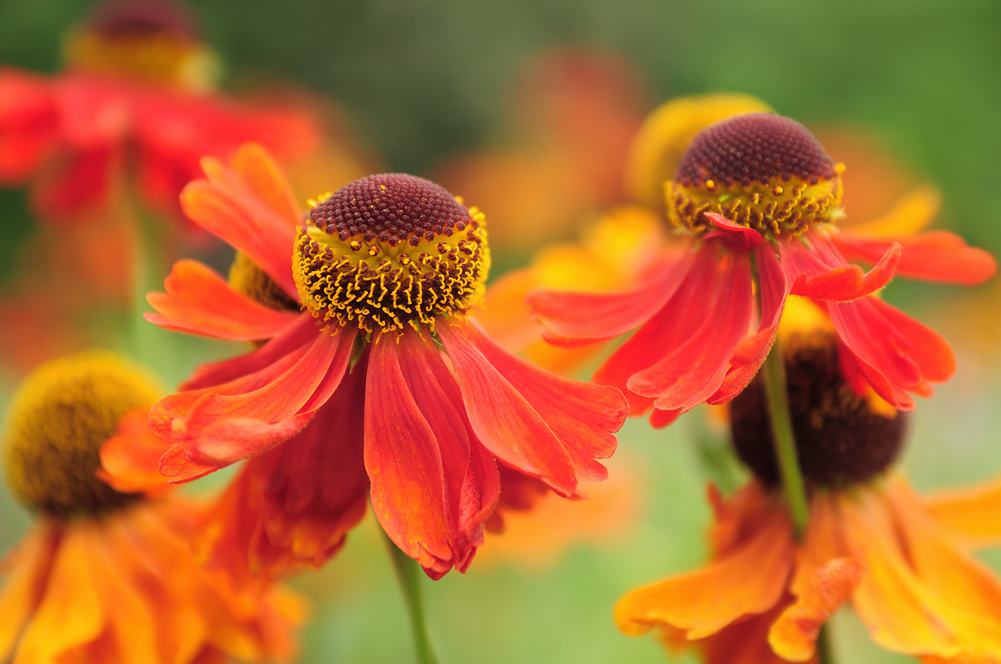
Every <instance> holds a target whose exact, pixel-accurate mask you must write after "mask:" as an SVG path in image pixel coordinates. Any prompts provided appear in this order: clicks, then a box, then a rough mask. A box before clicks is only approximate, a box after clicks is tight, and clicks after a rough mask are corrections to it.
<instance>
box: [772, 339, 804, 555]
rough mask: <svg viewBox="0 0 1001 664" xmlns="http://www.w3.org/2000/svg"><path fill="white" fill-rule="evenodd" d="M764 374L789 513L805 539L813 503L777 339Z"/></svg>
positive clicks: (799, 535)
mask: <svg viewBox="0 0 1001 664" xmlns="http://www.w3.org/2000/svg"><path fill="white" fill-rule="evenodd" d="M761 375H762V376H763V378H764V381H765V394H766V395H767V398H768V415H769V416H770V418H771V421H772V436H773V437H772V442H773V443H774V444H775V457H776V458H777V459H778V462H779V471H780V472H781V474H782V486H783V488H784V489H785V494H786V500H788V501H789V512H790V513H791V514H792V525H793V528H794V529H795V530H796V537H797V538H798V539H802V538H803V535H804V534H805V533H806V524H807V521H808V520H809V518H810V503H809V501H808V500H807V497H806V487H805V485H804V484H803V473H802V472H800V469H799V461H798V459H797V458H796V440H795V438H794V437H793V433H792V418H791V417H790V416H789V395H788V393H787V392H786V371H785V360H784V359H783V356H782V348H781V346H780V344H779V340H778V339H776V340H775V345H773V346H772V349H771V351H770V352H769V353H768V357H767V358H766V359H765V364H764V366H762V367H761Z"/></svg>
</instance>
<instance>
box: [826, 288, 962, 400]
mask: <svg viewBox="0 0 1001 664" xmlns="http://www.w3.org/2000/svg"><path fill="white" fill-rule="evenodd" d="M827 309H828V312H829V313H830V315H831V320H832V321H833V322H834V326H835V328H836V329H837V331H838V336H839V337H840V339H841V341H842V342H843V343H844V346H845V347H846V348H847V349H848V351H850V352H851V353H852V355H853V356H854V360H855V361H856V363H857V364H858V368H859V370H860V371H861V373H862V374H863V375H864V376H865V378H866V380H867V381H868V382H869V385H871V386H872V388H873V390H875V391H876V394H878V395H879V396H880V397H881V398H883V399H884V400H885V401H887V402H888V403H890V404H892V405H893V406H894V407H896V408H897V409H898V410H913V409H914V405H915V404H914V399H913V398H912V397H911V396H910V395H909V394H908V392H913V393H914V394H917V395H918V396H924V397H926V396H930V395H931V394H932V392H933V390H932V388H931V385H930V383H942V382H945V381H946V380H948V379H949V378H950V377H952V374H953V373H955V371H956V357H955V355H953V352H952V348H951V347H950V346H949V344H948V343H946V341H945V340H944V339H942V337H940V336H938V335H937V334H936V333H935V332H934V331H933V330H931V329H929V328H927V327H925V326H924V325H922V324H920V323H918V322H917V321H915V320H914V319H913V318H910V317H909V316H907V315H906V314H904V313H903V312H901V311H899V310H897V309H894V308H893V307H891V306H890V305H888V304H886V303H885V302H883V301H882V300H880V299H877V298H875V297H864V298H861V299H859V300H856V301H854V302H828V303H827Z"/></svg>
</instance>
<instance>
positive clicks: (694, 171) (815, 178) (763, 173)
mask: <svg viewBox="0 0 1001 664" xmlns="http://www.w3.org/2000/svg"><path fill="white" fill-rule="evenodd" d="M835 175H836V171H835V164H834V160H833V159H831V158H830V157H829V156H827V153H826V152H824V148H823V146H821V145H820V142H819V141H818V140H817V139H816V138H815V137H814V135H813V134H811V133H810V132H809V130H807V128H806V127H804V126H803V125H801V124H799V123H798V122H796V121H794V120H790V119H789V118H784V117H782V116H780V115H774V114H772V113H751V114H748V115H740V116H737V117H735V118H731V119H729V120H723V121H722V122H717V123H716V124H714V125H711V126H709V127H707V128H706V129H704V130H703V131H702V132H701V133H699V134H698V135H697V136H696V137H695V139H694V140H693V141H692V143H691V145H689V146H688V150H687V151H686V152H685V155H684V157H682V160H681V165H680V166H679V167H678V174H677V175H676V176H675V180H676V181H678V182H680V183H681V184H683V185H684V186H686V187H693V186H694V187H701V186H702V185H703V184H705V183H706V182H707V181H709V180H712V181H714V182H715V183H716V184H719V185H723V186H726V187H729V186H732V185H733V184H734V183H740V184H742V185H743V186H745V187H747V186H750V184H751V183H752V182H760V183H761V184H766V185H767V184H768V183H769V182H770V181H771V180H772V179H774V178H781V179H782V180H783V181H786V182H788V181H789V180H790V179H792V178H794V177H795V178H798V179H799V180H801V181H803V182H807V183H810V184H816V183H817V182H819V181H820V180H821V179H828V180H829V179H832V178H834V177H835Z"/></svg>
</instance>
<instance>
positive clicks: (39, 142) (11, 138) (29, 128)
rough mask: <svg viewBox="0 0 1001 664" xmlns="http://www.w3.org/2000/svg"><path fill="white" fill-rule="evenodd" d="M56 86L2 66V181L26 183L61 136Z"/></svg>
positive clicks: (27, 73) (0, 103) (0, 97)
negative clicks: (54, 92)
mask: <svg viewBox="0 0 1001 664" xmlns="http://www.w3.org/2000/svg"><path fill="white" fill-rule="evenodd" d="M57 122H58V118H57V114H56V108H55V100H54V99H53V95H52V86H51V85H50V83H49V81H47V80H46V79H45V78H43V77H41V76H38V75H36V74H32V73H30V72H26V71H19V70H17V69H13V68H10V67H0V182H2V183H4V184H5V185H19V184H22V183H23V182H24V181H25V180H26V179H27V178H28V177H30V176H31V174H32V173H34V172H35V169H37V168H38V166H39V164H40V163H41V161H42V159H43V157H44V156H45V153H46V152H47V151H48V150H49V149H50V148H51V147H52V146H53V144H54V143H55V141H56V135H57Z"/></svg>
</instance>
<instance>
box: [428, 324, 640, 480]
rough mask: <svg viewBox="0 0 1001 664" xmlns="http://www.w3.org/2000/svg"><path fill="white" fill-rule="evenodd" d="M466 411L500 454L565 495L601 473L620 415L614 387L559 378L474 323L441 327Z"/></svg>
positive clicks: (489, 445)
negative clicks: (500, 343)
mask: <svg viewBox="0 0 1001 664" xmlns="http://www.w3.org/2000/svg"><path fill="white" fill-rule="evenodd" d="M438 334H439V335H440V336H441V340H442V343H443V344H444V345H445V349H446V351H447V352H448V355H449V357H450V358H451V360H452V364H453V365H454V366H455V377H456V381H457V382H458V384H459V388H460V390H461V391H462V400H463V402H464V404H465V411H466V413H467V415H468V416H469V421H470V423H471V424H472V427H473V430H474V431H475V432H476V435H477V437H478V438H479V439H480V442H481V443H483V445H484V446H486V448H487V449H489V450H490V451H491V452H493V453H494V454H495V455H497V457H498V458H499V459H501V460H502V461H504V462H505V463H508V464H509V465H511V466H513V467H515V468H517V469H518V470H521V471H522V472H524V473H527V474H529V475H533V476H535V477H538V478H539V479H541V480H542V481H544V482H546V483H547V484H549V485H550V486H551V487H553V488H554V489H555V490H556V491H557V492H559V493H561V494H563V495H566V496H569V495H572V494H573V493H574V491H575V490H576V486H577V482H578V481H579V480H582V479H584V480H598V479H604V478H605V477H607V470H606V469H605V467H604V466H602V465H601V464H600V463H598V462H597V461H596V459H602V458H606V457H609V456H611V454H612V452H614V451H615V445H616V441H615V437H614V436H613V435H612V433H613V432H615V431H618V430H619V428H620V427H621V426H622V423H623V422H624V421H625V418H626V415H627V408H626V403H625V399H624V398H623V397H622V395H621V394H620V393H619V392H618V390H615V389H610V388H607V387H603V386H599V385H594V384H591V383H584V382H581V381H575V380H571V379H568V378H563V377H561V376H557V375H555V374H551V373H549V372H548V371H545V370H543V369H539V368H538V367H535V366H533V365H531V364H529V363H528V362H525V361H524V360H521V359H520V358H517V357H515V356H514V355H511V354H510V353H508V352H507V351H505V350H503V349H502V348H500V347H499V346H497V345H496V344H494V343H493V342H492V341H491V340H490V339H488V338H487V337H486V335H484V334H483V332H482V331H481V330H480V329H479V328H478V327H477V326H476V324H475V323H472V322H470V323H467V324H465V325H456V326H450V325H443V326H441V327H440V328H439V329H438Z"/></svg>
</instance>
